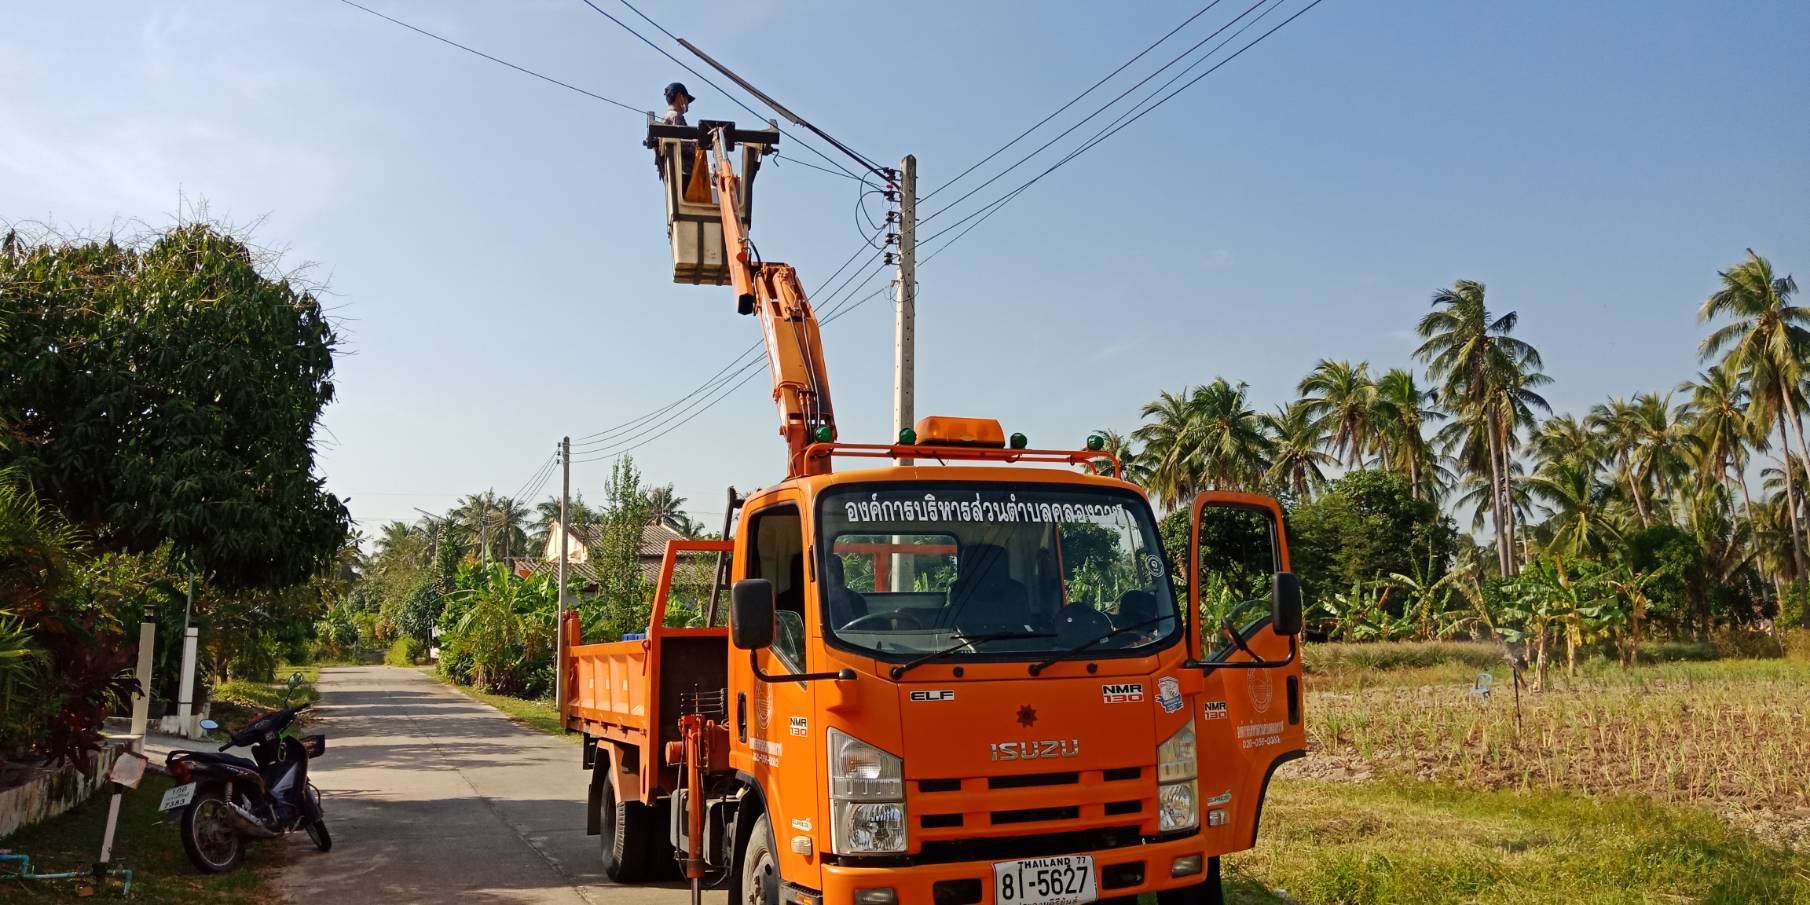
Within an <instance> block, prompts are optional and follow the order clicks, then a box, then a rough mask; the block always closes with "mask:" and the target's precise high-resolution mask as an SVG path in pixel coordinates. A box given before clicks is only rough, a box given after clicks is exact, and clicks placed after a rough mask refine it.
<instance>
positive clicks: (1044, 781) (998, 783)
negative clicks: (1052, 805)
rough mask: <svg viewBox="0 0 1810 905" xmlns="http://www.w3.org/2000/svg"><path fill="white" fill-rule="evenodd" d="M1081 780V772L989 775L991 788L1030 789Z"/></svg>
mask: <svg viewBox="0 0 1810 905" xmlns="http://www.w3.org/2000/svg"><path fill="white" fill-rule="evenodd" d="M1080 781H1081V774H1079V773H1020V774H1018V775H1016V776H989V777H987V788H989V789H1030V788H1035V787H1037V786H1072V785H1075V784H1076V783H1079V782H1080Z"/></svg>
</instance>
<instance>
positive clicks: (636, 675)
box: [566, 641, 658, 739]
mask: <svg viewBox="0 0 1810 905" xmlns="http://www.w3.org/2000/svg"><path fill="white" fill-rule="evenodd" d="M567 656H568V657H569V658H570V660H571V661H572V664H573V667H574V672H575V676H574V681H573V683H572V690H571V692H569V695H570V704H569V706H568V710H567V715H566V728H568V729H582V730H583V731H585V732H587V733H589V734H591V735H594V736H599V737H607V738H617V739H623V737H624V735H629V734H637V735H642V736H645V735H646V733H647V727H648V720H649V718H650V716H651V714H649V713H648V702H650V701H654V700H658V698H656V697H655V693H656V692H657V691H658V689H657V688H656V687H655V686H656V685H657V684H658V681H657V675H656V674H655V673H654V672H652V671H651V670H649V669H648V662H647V660H648V645H647V642H645V641H614V642H610V643H607V644H585V645H581V646H578V647H574V648H571V649H570V650H569V651H567ZM612 728H613V729H615V730H617V731H615V732H610V731H607V730H609V729H612Z"/></svg>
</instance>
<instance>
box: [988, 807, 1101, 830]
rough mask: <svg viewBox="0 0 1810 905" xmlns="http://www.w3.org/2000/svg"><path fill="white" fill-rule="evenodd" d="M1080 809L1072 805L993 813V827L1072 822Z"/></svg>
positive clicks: (1078, 815)
mask: <svg viewBox="0 0 1810 905" xmlns="http://www.w3.org/2000/svg"><path fill="white" fill-rule="evenodd" d="M1080 816H1081V809H1080V808H1078V807H1076V806H1074V805H1072V804H1071V805H1067V806H1064V807H1059V808H1020V809H1019V810H1016V811H994V812H993V825H994V826H998V825H1000V824H1002V823H1037V822H1038V821H1041V820H1074V819H1075V818H1077V817H1080Z"/></svg>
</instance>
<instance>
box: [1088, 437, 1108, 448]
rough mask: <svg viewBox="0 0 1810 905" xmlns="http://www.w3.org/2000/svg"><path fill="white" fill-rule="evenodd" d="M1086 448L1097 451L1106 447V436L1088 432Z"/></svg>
mask: <svg viewBox="0 0 1810 905" xmlns="http://www.w3.org/2000/svg"><path fill="white" fill-rule="evenodd" d="M1087 448H1088V449H1091V450H1093V451H1094V452H1099V451H1100V450H1102V449H1105V448H1106V438H1105V437H1102V436H1100V435H1099V434H1088V435H1087Z"/></svg>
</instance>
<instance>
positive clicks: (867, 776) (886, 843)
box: [828, 728, 905, 855]
mask: <svg viewBox="0 0 1810 905" xmlns="http://www.w3.org/2000/svg"><path fill="white" fill-rule="evenodd" d="M828 737H829V749H830V764H829V766H830V850H831V851H833V852H835V853H836V854H839V855H872V854H884V853H893V852H903V851H905V762H904V761H902V760H900V759H899V758H898V757H896V756H894V755H891V754H888V753H886V752H885V751H881V750H880V749H879V748H876V747H874V746H873V745H870V744H868V743H866V742H864V741H862V740H860V739H858V738H855V737H854V736H852V735H849V734H848V733H845V732H843V731H841V730H839V729H834V728H832V729H830V731H829V733H828Z"/></svg>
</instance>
